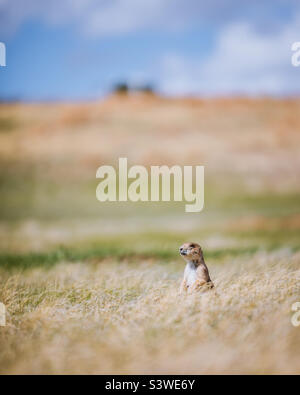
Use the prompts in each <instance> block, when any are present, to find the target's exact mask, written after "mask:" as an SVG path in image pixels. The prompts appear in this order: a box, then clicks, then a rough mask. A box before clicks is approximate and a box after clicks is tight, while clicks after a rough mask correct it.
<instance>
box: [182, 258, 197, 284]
mask: <svg viewBox="0 0 300 395" xmlns="http://www.w3.org/2000/svg"><path fill="white" fill-rule="evenodd" d="M196 269H197V268H196V266H194V265H191V264H190V263H188V264H187V265H186V267H185V270H184V277H185V279H186V285H187V286H188V287H190V286H191V285H193V284H194V282H195V281H196V280H197V272H196Z"/></svg>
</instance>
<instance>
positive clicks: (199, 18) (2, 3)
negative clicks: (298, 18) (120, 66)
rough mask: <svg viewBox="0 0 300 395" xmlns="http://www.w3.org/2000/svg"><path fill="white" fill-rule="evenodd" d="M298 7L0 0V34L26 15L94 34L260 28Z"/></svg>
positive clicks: (279, 0) (220, 0) (216, 1)
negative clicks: (234, 25)
mask: <svg viewBox="0 0 300 395" xmlns="http://www.w3.org/2000/svg"><path fill="white" fill-rule="evenodd" d="M283 8H284V9H285V11H286V12H287V13H289V12H292V11H295V10H296V9H298V10H299V1H298V0H252V1H251V2H249V3H248V2H241V1H239V0H210V1H206V0H177V1H174V0H48V1H41V0H0V34H2V35H3V34H4V33H11V34H13V33H14V32H15V31H17V29H18V28H19V27H20V26H21V25H22V23H24V22H26V21H27V20H29V19H34V18H35V19H37V20H39V21H42V22H44V23H48V24H58V23H60V24H68V23H69V24H73V25H75V26H76V27H77V29H78V30H79V31H81V32H83V33H88V34H92V35H95V36H102V35H115V34H126V33H132V32H137V31H141V30H143V29H150V30H151V29H167V30H170V29H171V30H173V29H177V28H182V27H190V26H199V24H208V25H210V26H218V27H219V26H224V25H226V24H228V23H231V22H233V21H235V20H247V21H248V22H249V23H251V24H252V25H254V26H256V27H257V28H260V29H262V28H263V29H264V28H265V21H266V19H267V20H268V25H269V26H270V28H271V29H272V28H276V27H277V26H278V23H279V24H280V23H281V21H282V16H281V12H280V10H282V9H283Z"/></svg>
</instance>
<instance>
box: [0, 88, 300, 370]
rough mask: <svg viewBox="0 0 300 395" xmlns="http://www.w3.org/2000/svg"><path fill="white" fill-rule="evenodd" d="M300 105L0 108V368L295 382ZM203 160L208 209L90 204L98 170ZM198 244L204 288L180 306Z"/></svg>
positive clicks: (135, 100) (128, 102)
mask: <svg viewBox="0 0 300 395" xmlns="http://www.w3.org/2000/svg"><path fill="white" fill-rule="evenodd" d="M299 110H300V101H299V100H282V101H281V100H277V101H275V100H270V99H257V100H248V99H222V100H221V99H219V100H194V99H182V100H179V99H178V100H170V99H163V98H157V97H154V96H151V95H149V96H133V97H127V98H126V97H111V98H108V99H107V100H105V101H103V102H99V103H85V104H58V103H56V104H27V105H25V104H10V105H8V104H2V105H0V302H2V303H4V304H5V305H6V309H7V317H6V318H7V325H6V326H5V327H0V373H2V374H3V373H9V374H16V373H21V374H27V373H37V374H41V373H50V374H52V373H71V374H75V373H93V374H95V373H128V374H129V373H141V374H142V373H157V374H159V373H175V374H176V373H185V374H187V373H193V374H198V373H258V374H262V373H271V374H273V373H283V374H284V373H293V374H296V373H298V374H299V373H300V360H299V353H300V328H299V327H294V326H293V325H292V323H291V317H292V314H293V313H292V311H291V306H292V304H293V303H294V302H297V301H299V302H300V241H299V240H300V188H299V181H298V180H299V174H300V159H299V143H300V134H299V130H300V111H299ZM121 156H122V157H128V160H129V162H130V163H131V164H143V165H145V166H149V165H162V164H166V165H172V164H179V165H185V164H193V165H196V164H198V165H205V166H206V168H205V177H206V178H205V188H206V189H205V209H204V211H203V212H202V213H200V214H190V213H185V212H184V204H183V203H182V204H181V203H174V202H171V203H163V204H162V203H156V204H154V203H136V204H133V203H122V204H121V203H119V204H117V203H115V204H114V203H107V204H101V203H99V202H98V201H97V200H96V197H95V191H96V186H97V180H96V179H95V174H96V170H97V168H98V167H99V166H100V165H102V164H113V165H116V164H117V160H118V158H119V157H121ZM184 241H195V242H199V243H200V244H201V245H202V247H203V250H204V254H205V258H206V262H207V265H208V266H209V269H210V271H211V277H212V279H213V281H214V283H215V290H214V291H211V292H206V293H198V294H194V295H189V296H179V295H178V288H179V283H180V279H181V276H182V273H183V269H184V262H183V260H182V259H181V258H180V257H179V256H178V247H179V245H181V244H182V243H183V242H184Z"/></svg>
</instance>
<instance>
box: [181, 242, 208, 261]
mask: <svg viewBox="0 0 300 395" xmlns="http://www.w3.org/2000/svg"><path fill="white" fill-rule="evenodd" d="M179 253H180V255H181V256H182V257H183V258H184V259H185V260H186V261H191V260H199V259H201V258H202V256H203V255H202V249H201V247H200V246H199V244H197V243H184V244H182V246H181V247H180V248H179Z"/></svg>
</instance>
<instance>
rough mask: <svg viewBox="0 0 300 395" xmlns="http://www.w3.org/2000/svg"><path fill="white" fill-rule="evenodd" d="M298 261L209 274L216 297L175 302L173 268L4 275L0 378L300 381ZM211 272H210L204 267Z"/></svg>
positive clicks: (281, 256)
mask: <svg viewBox="0 0 300 395" xmlns="http://www.w3.org/2000/svg"><path fill="white" fill-rule="evenodd" d="M299 263H300V256H299V254H294V255H291V254H289V253H285V252H284V251H283V252H282V253H273V254H265V253H259V254H256V255H254V256H251V257H250V256H248V257H246V258H243V259H241V258H236V259H235V261H234V262H232V260H231V259H228V258H226V259H225V260H224V261H223V262H222V264H220V263H219V264H210V265H209V266H210V269H211V274H212V278H213V280H214V282H215V285H216V288H215V290H214V291H211V292H206V293H203V294H201V293H197V294H194V295H189V296H179V295H178V286H179V278H180V276H181V272H182V270H183V263H182V265H181V264H179V262H177V263H176V262H173V263H169V264H168V265H164V264H162V263H161V264H159V263H158V262H154V261H144V262H140V263H138V264H134V263H131V262H123V263H115V262H113V261H111V260H108V261H105V262H102V263H99V264H96V263H94V264H92V263H90V264H87V263H83V262H81V263H77V264H69V263H68V262H61V263H60V264H59V265H58V266H56V267H54V268H52V269H50V270H48V271H45V270H44V269H43V268H39V269H32V270H29V271H26V272H24V273H22V274H18V273H17V272H16V273H14V274H13V275H12V274H10V275H8V274H7V273H6V272H3V271H2V272H1V294H0V297H1V299H2V300H3V301H5V303H6V305H7V310H8V317H7V321H8V324H7V327H5V328H1V330H0V344H1V348H0V349H1V353H0V371H1V373H9V374H15V373H22V374H24V373H25V374H32V373H34V374H42V373H46V374H52V373H58V374H60V373H71V374H75V373H89V374H97V373H135V374H137V373H141V374H142V373H143V374H147V373H148V374H149V373H173V374H175V373H176V374H177V373H182V374H188V373H193V374H199V373H259V374H261V373H281V374H284V373H298V374H299V373H300V360H299V351H300V332H299V331H300V329H299V328H297V327H293V325H292V324H291V316H292V312H291V306H292V304H293V303H294V302H295V301H297V300H298V301H299V300H300V287H299V284H300V268H299ZM208 264H209V262H208Z"/></svg>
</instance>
